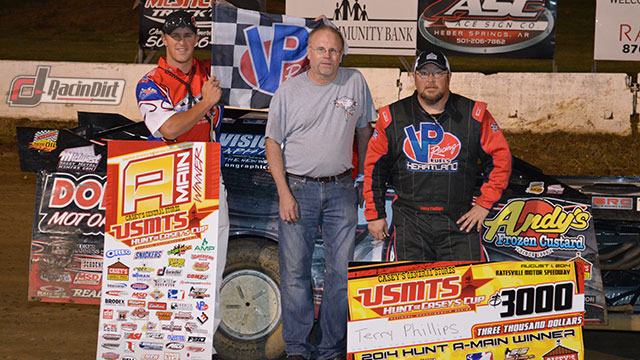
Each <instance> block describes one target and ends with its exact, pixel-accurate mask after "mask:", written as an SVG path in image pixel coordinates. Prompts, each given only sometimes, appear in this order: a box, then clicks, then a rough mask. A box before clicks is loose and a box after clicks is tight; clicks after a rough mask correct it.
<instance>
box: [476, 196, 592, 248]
mask: <svg viewBox="0 0 640 360" xmlns="http://www.w3.org/2000/svg"><path fill="white" fill-rule="evenodd" d="M586 208H587V206H586V205H581V204H571V205H565V206H561V205H559V204H554V203H552V202H551V201H549V200H547V199H513V200H511V201H510V202H509V203H508V204H507V205H506V206H505V207H504V208H502V210H500V212H499V213H498V214H497V215H496V216H495V217H494V218H493V219H490V220H485V221H484V224H483V226H484V227H485V229H486V231H485V232H484V234H483V236H482V237H483V239H484V241H486V242H489V243H494V245H495V246H497V247H499V248H500V247H512V248H514V249H515V251H516V252H517V253H519V254H521V255H523V256H527V257H531V258H541V257H544V256H547V255H550V254H551V253H553V252H554V250H568V251H574V252H576V251H583V250H585V236H584V235H582V234H577V235H575V236H571V235H569V233H570V232H571V234H573V233H574V232H576V231H578V232H580V231H586V230H587V229H588V228H589V221H590V219H591V214H589V213H588V212H587V211H586Z"/></svg>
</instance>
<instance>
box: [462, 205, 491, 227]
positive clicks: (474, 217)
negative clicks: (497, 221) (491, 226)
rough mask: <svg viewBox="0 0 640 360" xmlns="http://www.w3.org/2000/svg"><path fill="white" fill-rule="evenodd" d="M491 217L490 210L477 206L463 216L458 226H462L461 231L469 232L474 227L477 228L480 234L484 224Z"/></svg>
mask: <svg viewBox="0 0 640 360" xmlns="http://www.w3.org/2000/svg"><path fill="white" fill-rule="evenodd" d="M487 215H489V210H488V209H485V208H483V207H482V206H480V205H478V204H476V205H474V206H473V207H472V208H471V210H469V211H467V213H466V214H464V215H462V216H461V217H460V219H458V221H456V224H458V225H460V224H462V225H460V231H466V232H469V231H471V229H473V227H474V226H475V227H476V231H478V232H480V230H481V229H482V222H483V221H484V219H485V218H486V217H487Z"/></svg>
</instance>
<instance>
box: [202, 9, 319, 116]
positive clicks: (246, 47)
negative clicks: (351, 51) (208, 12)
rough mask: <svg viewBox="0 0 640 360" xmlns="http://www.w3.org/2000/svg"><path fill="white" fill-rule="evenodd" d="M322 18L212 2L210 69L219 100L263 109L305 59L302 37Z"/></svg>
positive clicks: (304, 44)
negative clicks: (215, 80) (220, 94)
mask: <svg viewBox="0 0 640 360" xmlns="http://www.w3.org/2000/svg"><path fill="white" fill-rule="evenodd" d="M320 24H322V20H319V21H312V20H306V19H303V18H298V17H292V16H287V15H276V14H267V13H262V12H258V11H253V10H245V9H238V8H234V7H231V6H227V5H222V4H219V3H217V2H216V3H214V5H213V26H212V32H213V34H212V44H211V67H212V69H211V73H212V74H213V75H214V76H216V78H217V79H218V80H219V81H220V87H221V88H222V98H221V102H222V103H223V104H225V105H228V106H235V107H241V108H252V109H264V108H267V107H269V102H270V101H271V96H273V94H274V93H275V90H276V89H277V88H278V86H280V84H281V83H282V82H284V81H285V80H287V79H288V78H291V77H293V76H295V75H297V74H299V73H301V72H302V71H304V69H305V67H306V65H307V59H306V54H307V37H308V35H309V32H310V31H311V30H312V29H313V28H315V27H317V26H319V25H320Z"/></svg>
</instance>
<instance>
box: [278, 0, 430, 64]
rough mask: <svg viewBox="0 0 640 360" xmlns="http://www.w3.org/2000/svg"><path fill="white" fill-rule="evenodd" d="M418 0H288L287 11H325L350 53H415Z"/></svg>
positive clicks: (296, 13)
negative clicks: (342, 37)
mask: <svg viewBox="0 0 640 360" xmlns="http://www.w3.org/2000/svg"><path fill="white" fill-rule="evenodd" d="M417 8H418V0H401V1H394V2H392V1H378V0H360V1H348V0H338V1H334V0H320V1H318V0H296V1H287V7H286V12H287V15H292V16H300V17H305V18H315V17H316V16H318V14H326V16H327V17H328V18H329V19H330V20H331V22H333V23H334V24H335V25H336V26H337V27H338V29H340V32H341V33H342V35H343V36H344V39H345V41H346V42H347V44H349V54H364V55H400V56H414V55H415V54H416V50H415V49H416V40H417V38H416V36H417V27H416V25H417V23H416V9H417Z"/></svg>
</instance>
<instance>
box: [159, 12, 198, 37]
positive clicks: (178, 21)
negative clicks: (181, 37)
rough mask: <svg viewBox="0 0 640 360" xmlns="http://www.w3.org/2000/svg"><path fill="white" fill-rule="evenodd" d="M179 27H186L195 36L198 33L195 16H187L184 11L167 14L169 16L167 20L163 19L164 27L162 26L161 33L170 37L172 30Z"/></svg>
mask: <svg viewBox="0 0 640 360" xmlns="http://www.w3.org/2000/svg"><path fill="white" fill-rule="evenodd" d="M180 27H187V28H189V29H191V30H193V32H194V33H195V34H197V33H198V27H197V26H196V18H195V16H193V15H191V14H189V13H188V12H186V11H184V10H176V11H174V12H172V13H171V14H169V16H167V18H166V19H164V25H162V32H163V33H165V34H167V35H170V34H171V33H172V32H173V30H175V29H177V28H180Z"/></svg>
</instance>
